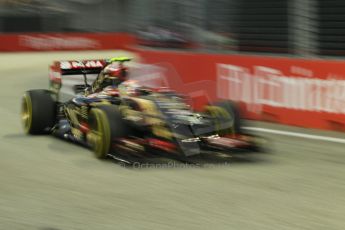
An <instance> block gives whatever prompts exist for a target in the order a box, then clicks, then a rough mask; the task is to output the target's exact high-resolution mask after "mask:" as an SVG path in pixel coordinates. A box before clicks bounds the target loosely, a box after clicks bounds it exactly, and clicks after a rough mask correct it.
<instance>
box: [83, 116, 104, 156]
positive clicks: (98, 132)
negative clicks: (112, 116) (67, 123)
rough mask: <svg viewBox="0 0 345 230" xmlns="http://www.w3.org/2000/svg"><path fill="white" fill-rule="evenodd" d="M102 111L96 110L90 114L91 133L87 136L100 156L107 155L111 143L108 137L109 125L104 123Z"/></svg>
mask: <svg viewBox="0 0 345 230" xmlns="http://www.w3.org/2000/svg"><path fill="white" fill-rule="evenodd" d="M102 115H104V114H102V112H101V111H99V110H94V111H93V112H92V113H91V116H90V118H91V119H90V130H91V131H90V133H89V134H88V136H87V139H88V142H89V144H90V145H91V148H92V149H93V151H94V152H95V154H96V156H97V157H98V158H103V157H105V155H106V153H107V150H108V147H109V143H108V139H109V138H108V137H107V135H106V134H107V132H108V130H107V126H105V125H104V124H103V125H102V121H103V122H104V119H102Z"/></svg>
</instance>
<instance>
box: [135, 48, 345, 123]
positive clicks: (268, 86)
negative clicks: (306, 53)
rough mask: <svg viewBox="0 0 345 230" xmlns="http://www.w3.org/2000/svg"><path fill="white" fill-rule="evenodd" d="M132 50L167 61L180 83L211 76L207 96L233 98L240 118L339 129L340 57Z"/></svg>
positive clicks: (342, 96)
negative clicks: (242, 116)
mask: <svg viewBox="0 0 345 230" xmlns="http://www.w3.org/2000/svg"><path fill="white" fill-rule="evenodd" d="M137 52H138V53H139V55H141V57H142V58H143V61H144V62H146V63H159V62H168V63H171V64H172V65H173V66H174V67H175V68H176V70H177V72H178V73H179V75H180V76H182V78H183V80H184V82H185V83H191V82H198V81H201V80H212V81H213V82H214V83H213V84H209V85H208V86H207V87H211V86H210V85H212V87H213V86H214V90H210V92H209V93H210V94H211V95H208V96H209V97H210V98H212V99H232V100H235V101H239V102H240V104H241V108H242V110H243V113H244V115H245V117H246V118H249V119H257V120H266V121H273V122H278V123H282V124H288V125H296V126H302V127H308V128H321V129H331V130H344V127H345V61H335V60H307V59H297V58H280V57H263V56H250V55H220V54H199V53H188V52H165V51H152V50H137ZM193 90H195V89H193Z"/></svg>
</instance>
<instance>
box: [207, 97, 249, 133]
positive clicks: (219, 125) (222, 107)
mask: <svg viewBox="0 0 345 230" xmlns="http://www.w3.org/2000/svg"><path fill="white" fill-rule="evenodd" d="M205 112H206V114H208V115H210V116H211V117H212V118H213V119H214V121H215V131H216V133H217V134H219V135H221V136H223V135H228V134H239V133H241V132H242V131H241V126H242V125H241V117H240V112H239V109H238V107H237V105H236V104H235V103H233V102H231V101H220V102H217V103H215V104H213V105H211V106H206V108H205Z"/></svg>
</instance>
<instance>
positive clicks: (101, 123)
mask: <svg viewBox="0 0 345 230" xmlns="http://www.w3.org/2000/svg"><path fill="white" fill-rule="evenodd" d="M89 125H90V133H89V134H88V135H87V141H88V143H89V144H90V145H91V148H92V150H93V152H94V153H95V156H96V157H97V158H100V159H103V158H106V157H107V155H108V154H109V153H110V151H111V150H112V144H113V141H114V139H116V138H122V137H126V136H127V135H128V127H126V124H125V122H124V120H123V117H122V114H121V112H120V110H119V108H118V107H117V106H115V105H104V106H98V107H96V108H92V109H91V110H90V114H89Z"/></svg>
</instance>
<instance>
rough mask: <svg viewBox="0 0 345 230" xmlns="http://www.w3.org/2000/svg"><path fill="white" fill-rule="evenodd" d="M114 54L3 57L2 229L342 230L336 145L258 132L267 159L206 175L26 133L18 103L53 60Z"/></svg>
mask: <svg viewBox="0 0 345 230" xmlns="http://www.w3.org/2000/svg"><path fill="white" fill-rule="evenodd" d="M116 55H123V54H119V53H118V52H99V53H95V52H73V53H68V52H58V53H49V52H47V53H39V54H34V53H33V54H30V53H25V54H20V55H18V54H1V55H0V65H1V66H0V76H1V86H2V87H1V90H0V96H1V102H0V103H1V106H0V116H1V118H2V122H1V129H0V137H1V139H0V142H1V143H0V146H1V150H0V152H1V161H0V169H1V173H0V185H1V186H0V223H1V224H0V229H1V230H8V229H16V230H17V229H23V230H24V229H25V230H38V229H39V230H43V229H59V230H70V229H83V230H84V229H102V230H113V229H198V230H199V229H200V226H202V228H203V229H241V230H246V229H248V230H249V229H250V230H252V229H265V230H270V229H272V230H273V229H274V230H276V229H282V230H290V229H291V230H295V229H332V230H336V229H339V230H342V229H344V226H345V221H344V216H345V198H344V191H345V184H344V181H345V180H344V179H345V178H344V177H345V176H344V175H345V168H344V164H345V154H344V146H343V145H340V144H337V143H331V142H321V141H319V140H312V139H309V140H308V139H305V138H299V137H293V136H282V135H277V134H271V133H260V135H261V134H263V135H265V137H267V138H269V139H270V140H271V142H272V150H271V152H272V153H271V154H264V155H262V156H257V157H255V156H251V157H250V158H239V159H234V160H233V161H231V163H230V164H228V165H224V166H222V165H219V167H212V168H200V167H198V168H196V167H190V168H187V167H185V168H178V167H175V168H166V169H163V168H162V167H161V168H150V169H148V168H145V169H144V168H140V169H136V168H134V169H128V168H125V167H121V166H119V165H117V164H114V163H112V162H111V161H99V160H96V159H94V157H92V153H91V151H88V150H86V149H84V148H81V147H79V146H76V145H73V144H69V143H66V142H63V141H59V140H57V139H55V138H53V137H49V136H25V135H24V134H23V132H22V129H21V127H20V117H19V109H20V106H19V105H20V97H21V95H22V94H23V92H24V91H25V90H26V89H28V88H44V87H46V86H47V66H48V64H49V63H51V61H52V60H53V59H57V60H59V59H65V60H66V59H73V58H78V59H82V58H97V57H112V56H116ZM126 56H130V55H129V54H127V55H126ZM247 126H250V127H253V126H258V127H262V128H267V129H277V130H284V131H289V132H295V133H308V134H310V135H320V136H331V137H335V138H345V135H344V134H342V133H335V132H321V131H318V132H316V131H310V130H309V131H308V130H306V129H299V128H293V127H288V126H282V125H274V124H268V123H249V124H248V125H247ZM170 165H171V164H170ZM172 165H173V164H172Z"/></svg>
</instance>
